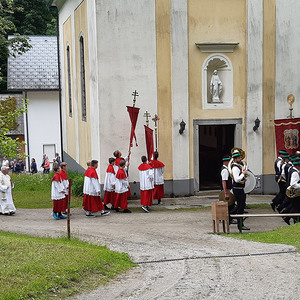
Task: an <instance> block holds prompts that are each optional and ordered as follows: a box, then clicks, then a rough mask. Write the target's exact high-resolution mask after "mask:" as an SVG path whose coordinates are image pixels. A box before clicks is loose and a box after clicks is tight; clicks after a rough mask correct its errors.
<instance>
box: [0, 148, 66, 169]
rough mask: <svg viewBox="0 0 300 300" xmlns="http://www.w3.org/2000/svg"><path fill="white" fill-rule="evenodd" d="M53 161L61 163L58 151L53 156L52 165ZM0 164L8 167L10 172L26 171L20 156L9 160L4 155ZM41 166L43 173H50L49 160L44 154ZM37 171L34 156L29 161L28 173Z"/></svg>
mask: <svg viewBox="0 0 300 300" xmlns="http://www.w3.org/2000/svg"><path fill="white" fill-rule="evenodd" d="M54 163H57V164H59V165H60V163H61V158H60V156H59V154H58V153H55V158H53V165H52V166H54ZM0 166H5V167H8V170H9V171H10V172H11V173H16V174H18V173H24V172H26V164H25V160H24V159H22V158H16V159H13V160H11V161H9V160H8V159H7V158H6V157H5V156H4V157H3V160H2V163H1V164H0ZM41 168H43V174H49V173H50V169H51V166H50V160H49V158H48V156H47V155H46V154H44V155H43V158H42V164H41ZM37 172H38V167H37V162H36V160H35V158H32V159H31V163H30V173H31V174H36V173H37Z"/></svg>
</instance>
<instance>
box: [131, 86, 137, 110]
mask: <svg viewBox="0 0 300 300" xmlns="http://www.w3.org/2000/svg"><path fill="white" fill-rule="evenodd" d="M131 95H132V96H133V100H132V101H133V107H135V102H136V97H138V96H139V93H138V92H137V90H134V92H132V94H131Z"/></svg>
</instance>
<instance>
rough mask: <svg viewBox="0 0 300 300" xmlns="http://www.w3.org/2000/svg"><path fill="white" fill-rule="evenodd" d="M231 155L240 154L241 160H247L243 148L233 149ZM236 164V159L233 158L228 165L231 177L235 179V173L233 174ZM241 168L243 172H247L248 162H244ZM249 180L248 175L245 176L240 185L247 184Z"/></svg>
mask: <svg viewBox="0 0 300 300" xmlns="http://www.w3.org/2000/svg"><path fill="white" fill-rule="evenodd" d="M230 152H231V155H233V154H234V153H237V152H238V153H239V154H240V155H241V159H242V160H243V159H244V158H245V151H244V150H243V149H241V148H232V149H231V151H230ZM233 164H234V159H233V158H231V160H230V161H229V163H228V171H229V174H230V177H231V178H233V173H232V166H233ZM240 166H241V168H242V171H244V170H247V169H248V167H247V164H246V162H243V163H242V164H240ZM246 180H247V175H245V176H244V179H243V180H242V181H241V182H240V183H242V184H243V183H245V182H246Z"/></svg>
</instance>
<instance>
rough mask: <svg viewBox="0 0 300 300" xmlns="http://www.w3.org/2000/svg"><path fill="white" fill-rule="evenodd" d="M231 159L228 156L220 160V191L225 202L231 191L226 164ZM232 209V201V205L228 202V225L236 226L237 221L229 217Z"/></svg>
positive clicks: (230, 181) (230, 180)
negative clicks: (221, 162)
mask: <svg viewBox="0 0 300 300" xmlns="http://www.w3.org/2000/svg"><path fill="white" fill-rule="evenodd" d="M230 159H231V157H230V156H229V155H225V156H224V157H223V158H222V161H223V166H222V168H221V179H222V185H221V189H222V191H224V196H225V200H227V199H229V198H230V194H231V190H232V179H231V177H230V173H229V170H228V163H229V161H230ZM233 209H234V201H233V204H232V203H230V201H228V213H229V223H230V224H237V220H234V219H232V218H231V217H230V212H231V211H232V210H233Z"/></svg>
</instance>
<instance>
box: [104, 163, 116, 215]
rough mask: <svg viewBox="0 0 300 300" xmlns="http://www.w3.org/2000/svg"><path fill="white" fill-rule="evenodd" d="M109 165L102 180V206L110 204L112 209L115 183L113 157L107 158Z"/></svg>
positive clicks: (105, 206)
mask: <svg viewBox="0 0 300 300" xmlns="http://www.w3.org/2000/svg"><path fill="white" fill-rule="evenodd" d="M108 162H109V165H108V167H107V170H106V174H105V180H104V187H103V190H104V192H105V193H104V199H103V202H104V208H105V209H108V207H107V204H109V203H110V204H111V209H114V205H115V185H116V173H115V170H114V164H115V159H114V158H113V157H111V158H109V160H108Z"/></svg>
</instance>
